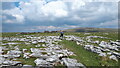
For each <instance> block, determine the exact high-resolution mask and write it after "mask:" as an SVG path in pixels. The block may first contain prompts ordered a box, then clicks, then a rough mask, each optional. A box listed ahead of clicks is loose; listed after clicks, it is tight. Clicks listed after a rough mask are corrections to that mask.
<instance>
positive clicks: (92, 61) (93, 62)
mask: <svg viewBox="0 0 120 68" xmlns="http://www.w3.org/2000/svg"><path fill="white" fill-rule="evenodd" d="M60 44H62V45H63V46H64V47H65V48H68V49H70V50H71V51H73V52H74V53H75V54H76V55H77V56H70V58H75V59H77V60H78V61H79V62H81V63H83V64H84V65H86V66H101V65H106V66H108V65H109V66H117V65H118V63H116V61H112V60H107V61H106V60H104V59H102V57H99V56H98V55H97V54H95V53H92V52H90V51H87V50H85V49H84V48H83V47H82V46H79V45H77V44H76V43H75V42H74V41H66V40H64V41H62V42H60Z"/></svg>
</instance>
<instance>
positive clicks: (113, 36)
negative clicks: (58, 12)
mask: <svg viewBox="0 0 120 68" xmlns="http://www.w3.org/2000/svg"><path fill="white" fill-rule="evenodd" d="M84 33H85V32H74V33H73V32H71V33H70V32H66V33H64V35H74V36H78V37H87V36H102V37H108V38H110V39H100V38H93V40H94V41H95V40H99V41H107V42H108V41H109V40H112V41H116V40H118V34H117V33H115V32H114V33H112V32H108V35H107V34H104V33H106V32H91V33H90V32H89V33H90V34H88V35H84ZM16 34H18V33H2V37H20V36H22V37H24V35H35V36H36V37H39V36H59V35H60V34H59V33H30V34H22V35H16ZM84 40H85V39H84ZM2 42H3V43H8V42H11V41H2ZM13 42H18V43H23V42H19V41H13ZM38 44H40V45H41V44H45V43H38ZM59 44H61V45H63V46H64V48H67V49H69V50H70V51H72V52H74V53H75V54H76V56H69V57H70V58H75V59H77V60H78V62H81V63H83V64H84V65H86V66H102V65H105V66H117V65H118V63H117V62H116V61H113V60H110V59H108V58H105V57H99V56H98V54H96V53H92V52H90V51H87V50H85V49H84V48H83V46H80V45H77V44H76V42H74V41H66V40H63V41H61V42H59ZM89 44H93V43H89ZM17 45H19V48H20V50H22V49H28V50H29V51H28V52H29V53H31V52H30V48H44V47H42V46H40V47H35V45H37V44H30V45H26V44H17ZM93 45H95V46H98V45H97V44H93ZM4 46H7V47H8V45H4ZM13 46H16V45H13ZM9 49H11V48H9ZM6 52H7V51H6ZM6 52H5V53H6ZM35 59H36V58H29V59H24V58H23V57H20V58H18V60H20V61H22V62H23V63H24V64H28V65H33V66H35V63H34V60H35ZM59 66H61V65H58V67H59Z"/></svg>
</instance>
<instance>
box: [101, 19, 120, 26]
mask: <svg viewBox="0 0 120 68" xmlns="http://www.w3.org/2000/svg"><path fill="white" fill-rule="evenodd" d="M100 26H103V27H105V26H107V27H108V26H112V27H118V19H115V20H112V21H107V22H103V23H100Z"/></svg>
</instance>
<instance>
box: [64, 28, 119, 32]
mask: <svg viewBox="0 0 120 68" xmlns="http://www.w3.org/2000/svg"><path fill="white" fill-rule="evenodd" d="M64 31H66V32H117V31H118V29H113V28H75V29H67V30H64Z"/></svg>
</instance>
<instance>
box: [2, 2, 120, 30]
mask: <svg viewBox="0 0 120 68" xmlns="http://www.w3.org/2000/svg"><path fill="white" fill-rule="evenodd" d="M0 10H2V15H1V16H0V17H2V32H38V31H40V32H41V31H46V30H47V31H54V30H65V29H73V28H79V27H96V28H118V2H97V1H96V2H86V1H83V0H73V1H70V2H65V1H63V0H41V1H33V0H27V1H23V0H21V1H18V2H2V8H1V9H0Z"/></svg>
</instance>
